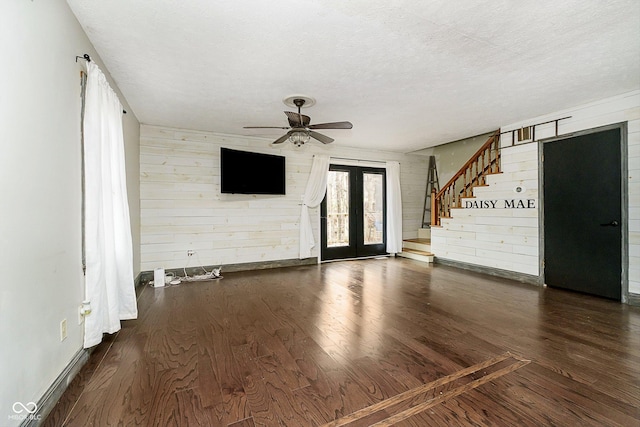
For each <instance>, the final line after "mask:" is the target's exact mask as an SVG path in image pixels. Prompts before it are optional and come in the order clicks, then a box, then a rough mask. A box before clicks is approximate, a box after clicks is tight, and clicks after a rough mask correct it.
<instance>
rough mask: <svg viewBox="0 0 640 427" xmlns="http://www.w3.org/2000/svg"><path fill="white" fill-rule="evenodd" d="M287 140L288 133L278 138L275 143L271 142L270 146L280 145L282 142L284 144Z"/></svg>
mask: <svg viewBox="0 0 640 427" xmlns="http://www.w3.org/2000/svg"><path fill="white" fill-rule="evenodd" d="M287 139H289V132H287V133H285V134H284V135H282V136H281V137H280V138H278V139H276V140H275V141H273V142H272V143H271V144H282V143H283V142H285V141H286V140H287Z"/></svg>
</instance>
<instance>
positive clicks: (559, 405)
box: [44, 258, 640, 427]
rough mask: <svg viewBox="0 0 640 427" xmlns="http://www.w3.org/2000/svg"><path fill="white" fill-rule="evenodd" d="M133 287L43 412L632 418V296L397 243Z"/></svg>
mask: <svg viewBox="0 0 640 427" xmlns="http://www.w3.org/2000/svg"><path fill="white" fill-rule="evenodd" d="M224 276H225V277H224V279H222V280H217V281H209V282H191V283H185V284H182V285H180V286H173V287H168V288H164V289H162V288H161V289H155V288H152V287H144V288H143V289H141V292H140V294H139V298H138V305H139V318H138V319H137V320H132V321H125V322H124V323H123V328H122V330H121V331H120V332H118V333H117V334H116V335H114V336H110V337H106V339H105V341H104V342H103V343H102V344H100V345H99V346H98V347H97V349H96V350H95V351H94V352H93V354H92V355H91V357H90V359H89V362H88V363H87V365H85V367H84V368H83V369H82V371H81V372H80V374H79V375H78V376H77V377H76V378H75V380H74V381H73V382H72V384H71V385H70V387H69V388H68V389H67V391H66V392H65V394H64V395H63V396H62V398H61V399H60V401H59V402H58V404H57V406H56V407H55V408H54V410H53V411H52V413H51V414H50V415H49V416H48V418H47V420H46V421H45V423H44V425H45V426H56V427H58V426H90V425H93V426H108V425H124V426H131V425H139V426H225V427H226V426H233V427H254V426H351V427H352V426H369V425H375V426H387V425H398V426H443V425H463V426H464V425H474V426H485V425H486V426H495V425H498V426H515V425H518V426H541V425H542V426H544V425H549V426H552V425H553V426H575V425H581V426H640V409H638V408H640V309H639V308H637V307H630V306H627V305H623V304H620V303H617V302H614V301H608V300H604V299H599V298H595V297H591V296H587V295H582V294H577V293H570V292H567V291H562V290H557V289H550V288H537V287H533V286H530V285H523V284H520V283H518V282H514V281H510V280H507V279H501V278H496V277H490V276H485V275H482V274H478V273H472V272H468V271H462V270H457V269H454V268H450V267H445V266H440V265H436V266H433V265H427V264H423V263H419V262H416V261H412V260H409V259H404V258H384V259H370V260H356V261H344V262H333V263H327V264H322V265H319V266H302V267H289V268H280V269H272V270H260V271H246V272H237V273H227V274H225V275H224Z"/></svg>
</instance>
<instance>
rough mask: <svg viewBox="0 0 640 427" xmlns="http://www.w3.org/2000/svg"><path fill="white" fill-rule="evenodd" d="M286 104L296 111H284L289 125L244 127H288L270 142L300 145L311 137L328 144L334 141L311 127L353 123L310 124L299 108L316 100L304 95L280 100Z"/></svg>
mask: <svg viewBox="0 0 640 427" xmlns="http://www.w3.org/2000/svg"><path fill="white" fill-rule="evenodd" d="M282 102H284V103H285V104H286V105H288V106H291V107H297V108H298V112H297V113H295V112H293V111H285V112H284V114H285V115H286V116H287V119H288V121H289V126H288V127H285V126H245V127H244V129H290V130H289V132H287V133H286V134H285V135H283V136H281V137H280V138H278V139H276V140H275V141H273V142H272V143H271V144H282V143H283V142H285V141H287V140H288V141H289V142H291V143H293V144H294V145H295V146H297V147H300V146H302V145H304V144H305V143H307V142H309V140H310V139H311V138H313V139H317V140H318V141H320V142H322V143H323V144H330V143H332V142H333V141H334V139H333V138H330V137H328V136H326V135H323V134H321V133H318V132H315V131H314V130H313V129H351V128H353V125H352V124H351V122H333V123H319V124H315V125H312V124H310V123H311V117H309V116H307V115H305V114H302V113H301V112H300V110H301V109H302V108H306V107H310V106H311V105H314V104H315V103H316V100H315V99H313V98H311V97H309V96H305V95H291V96H289V97H287V98H285V99H283V100H282Z"/></svg>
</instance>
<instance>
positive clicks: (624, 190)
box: [538, 122, 629, 304]
mask: <svg viewBox="0 0 640 427" xmlns="http://www.w3.org/2000/svg"><path fill="white" fill-rule="evenodd" d="M613 129H619V130H620V163H621V164H620V193H621V197H620V203H621V206H620V215H621V218H620V222H621V224H620V233H621V239H620V245H621V247H620V249H621V251H620V255H621V267H622V271H621V272H620V290H621V295H622V296H621V299H620V301H621V302H622V303H625V304H626V303H628V301H629V190H628V188H629V182H628V179H627V177H628V176H629V172H628V168H629V165H628V163H629V160H628V148H627V146H628V144H627V136H628V132H627V122H621V123H615V124H611V125H606V126H599V127H595V128H591V129H585V130H580V131H576V132H571V133H566V134H563V135H558V136H554V137H551V138H544V139H540V140H538V183H539V187H538V205H539V209H538V230H539V236H538V250H539V281H540V282H539V283H540V285H541V286H546V284H545V283H544V282H545V274H544V273H545V272H544V260H545V254H544V243H545V241H544V236H545V228H544V189H543V188H542V185H543V184H544V149H543V145H544V144H545V143H548V142H554V141H561V140H564V139H571V138H574V137H578V136H583V135H589V134H593V133H598V132H603V131H608V130H613Z"/></svg>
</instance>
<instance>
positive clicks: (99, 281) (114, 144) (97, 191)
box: [84, 62, 138, 348]
mask: <svg viewBox="0 0 640 427" xmlns="http://www.w3.org/2000/svg"><path fill="white" fill-rule="evenodd" d="M86 90H87V92H86V98H85V114H84V163H85V247H86V266H87V267H86V276H85V298H86V299H87V300H88V301H90V303H91V310H92V311H91V313H90V314H89V315H87V316H86V317H85V331H84V347H85V348H89V347H92V346H94V345H96V344H99V343H100V342H101V341H102V335H103V333H114V332H116V331H118V330H120V320H125V319H135V318H137V316H138V309H137V305H136V295H135V286H134V278H133V247H132V239H131V225H130V218H129V203H128V200H127V187H126V176H125V159H124V136H123V128H122V105H121V103H120V101H119V100H118V96H117V94H116V93H115V92H114V91H113V89H112V88H111V87H110V86H109V83H108V82H107V79H106V78H105V76H104V74H103V73H102V71H100V69H99V68H98V66H97V65H96V64H95V63H94V62H87V89H86Z"/></svg>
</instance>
